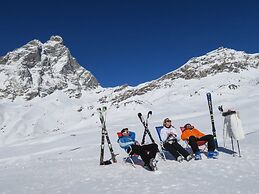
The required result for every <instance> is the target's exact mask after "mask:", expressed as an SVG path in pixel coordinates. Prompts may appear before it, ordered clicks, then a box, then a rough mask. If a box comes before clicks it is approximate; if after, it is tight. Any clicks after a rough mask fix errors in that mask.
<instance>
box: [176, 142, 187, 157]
mask: <svg viewBox="0 0 259 194" xmlns="http://www.w3.org/2000/svg"><path fill="white" fill-rule="evenodd" d="M172 146H173V147H174V148H175V150H176V151H177V152H179V153H180V154H181V155H182V156H183V157H184V158H185V159H186V158H187V156H189V155H190V154H189V152H187V150H186V149H184V148H183V147H182V146H181V145H180V144H179V143H178V142H175V143H173V144H172Z"/></svg>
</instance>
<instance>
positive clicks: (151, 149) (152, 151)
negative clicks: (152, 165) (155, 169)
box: [127, 143, 159, 165]
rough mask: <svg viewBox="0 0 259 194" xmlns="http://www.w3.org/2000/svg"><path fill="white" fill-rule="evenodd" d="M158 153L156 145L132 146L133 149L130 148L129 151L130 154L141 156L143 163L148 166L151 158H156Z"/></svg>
mask: <svg viewBox="0 0 259 194" xmlns="http://www.w3.org/2000/svg"><path fill="white" fill-rule="evenodd" d="M158 151H159V150H158V146H157V144H155V143H152V144H148V145H131V149H130V148H129V149H128V150H127V152H128V153H129V154H137V155H140V157H141V159H142V160H143V162H144V163H145V164H147V165H149V161H150V159H151V158H155V157H156V153H157V152H158Z"/></svg>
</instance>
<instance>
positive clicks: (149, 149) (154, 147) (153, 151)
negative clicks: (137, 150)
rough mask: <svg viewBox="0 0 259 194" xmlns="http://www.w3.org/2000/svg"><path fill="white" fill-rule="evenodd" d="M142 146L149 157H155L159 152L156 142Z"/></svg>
mask: <svg viewBox="0 0 259 194" xmlns="http://www.w3.org/2000/svg"><path fill="white" fill-rule="evenodd" d="M142 147H143V149H144V150H146V151H147V152H148V155H149V156H150V158H155V157H156V153H157V152H159V150H158V145H157V144H156V143H152V144H148V145H143V146H142Z"/></svg>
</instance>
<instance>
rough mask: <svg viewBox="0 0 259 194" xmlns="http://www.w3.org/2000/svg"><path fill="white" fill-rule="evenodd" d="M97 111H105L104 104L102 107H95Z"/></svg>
mask: <svg viewBox="0 0 259 194" xmlns="http://www.w3.org/2000/svg"><path fill="white" fill-rule="evenodd" d="M96 110H97V111H98V112H105V111H107V107H106V106H103V107H99V108H97V109H96Z"/></svg>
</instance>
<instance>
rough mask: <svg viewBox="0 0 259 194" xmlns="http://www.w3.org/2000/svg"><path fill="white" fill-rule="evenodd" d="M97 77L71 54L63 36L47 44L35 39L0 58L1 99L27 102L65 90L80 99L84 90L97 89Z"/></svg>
mask: <svg viewBox="0 0 259 194" xmlns="http://www.w3.org/2000/svg"><path fill="white" fill-rule="evenodd" d="M98 85H99V83H98V81H97V80H96V79H95V77H94V76H93V75H92V74H91V73H90V72H89V71H87V70H85V69H84V68H83V67H81V66H80V65H79V64H78V63H77V61H76V59H75V58H73V57H72V55H71V54H70V51H69V49H68V48H67V47H66V46H65V45H64V43H63V39H62V38H61V37H60V36H52V37H51V38H50V40H49V41H47V42H46V43H41V42H40V41H38V40H32V41H30V42H29V43H27V44H26V45H24V46H22V47H21V48H18V49H16V50H14V51H12V52H9V53H8V54H7V55H6V56H4V57H1V58H0V98H9V99H15V98H16V97H17V96H23V97H24V98H25V99H26V100H30V99H33V98H35V97H37V96H38V97H45V96H46V95H49V94H52V93H53V92H55V91H56V90H63V91H64V92H65V93H67V94H68V96H70V97H76V98H78V97H80V96H81V95H82V90H88V89H93V88H96V87H98Z"/></svg>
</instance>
